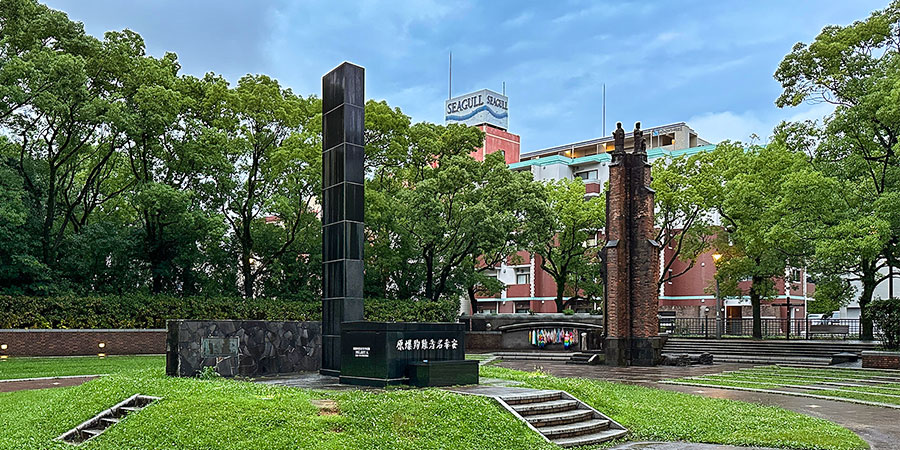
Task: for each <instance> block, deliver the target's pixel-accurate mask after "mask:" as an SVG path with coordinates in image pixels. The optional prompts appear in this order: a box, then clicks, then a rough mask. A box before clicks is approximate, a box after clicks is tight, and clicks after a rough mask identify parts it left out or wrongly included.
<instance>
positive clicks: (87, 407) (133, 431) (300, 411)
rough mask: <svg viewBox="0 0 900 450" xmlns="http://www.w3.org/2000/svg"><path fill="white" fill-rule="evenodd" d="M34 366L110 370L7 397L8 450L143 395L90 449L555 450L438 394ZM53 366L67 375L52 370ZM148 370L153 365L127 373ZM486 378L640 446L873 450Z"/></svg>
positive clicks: (725, 413)
mask: <svg viewBox="0 0 900 450" xmlns="http://www.w3.org/2000/svg"><path fill="white" fill-rule="evenodd" d="M44 360H45V359H44ZM36 361H37V360H27V359H25V358H22V359H19V360H17V359H11V360H8V361H7V363H11V364H9V365H8V366H5V369H4V370H9V371H11V372H12V371H13V370H12V369H15V370H14V372H15V373H16V374H17V375H16V376H15V378H20V377H31V376H36V375H41V376H44V375H47V374H48V373H49V374H53V375H57V374H62V373H63V372H65V373H66V374H71V373H73V372H82V373H96V372H101V370H99V369H100V368H101V367H102V368H105V369H106V370H103V371H102V372H112V373H114V374H113V375H110V376H108V377H104V378H101V379H98V380H94V381H91V382H89V383H85V384H83V385H81V386H77V387H71V388H54V389H44V390H37V391H22V392H13V393H0V423H3V424H4V432H3V433H0V448H16V449H26V450H27V449H53V448H58V449H65V448H71V447H69V446H67V445H65V444H59V443H55V442H53V441H52V439H53V438H54V437H56V436H58V435H60V434H62V433H63V432H64V431H66V430H68V429H69V428H71V427H74V426H75V425H77V424H79V423H81V422H82V421H84V420H86V419H88V418H90V417H91V416H93V415H94V414H96V413H97V412H99V411H101V410H103V409H105V408H107V407H109V406H111V405H112V404H114V403H116V402H118V401H120V400H122V399H124V398H126V397H128V396H130V395H132V394H135V393H141V394H146V395H154V396H159V397H162V398H163V399H162V400H160V401H158V402H157V403H155V404H153V405H152V406H150V407H148V408H146V409H144V410H143V411H141V412H140V413H138V414H135V415H133V416H130V417H128V418H126V419H125V420H123V421H122V422H121V423H119V424H117V425H115V426H113V427H112V428H110V429H109V430H108V431H107V432H106V433H104V434H103V435H102V436H100V437H98V438H96V439H94V440H92V441H90V442H89V443H87V444H85V445H84V446H83V448H86V449H89V450H94V449H161V448H167V449H226V450H227V449H235V450H237V449H242V450H243V449H247V448H266V449H295V448H304V449H345V448H350V449H356V448H360V449H363V448H364V449H369V448H371V449H457V448H458V449H497V448H510V449H516V448H527V449H551V448H556V447H555V446H553V445H551V444H548V443H546V442H544V441H543V439H542V438H541V437H540V436H538V435H537V434H535V433H534V432H532V431H531V430H530V429H528V428H527V427H526V426H525V425H524V424H522V423H520V422H518V421H517V420H516V419H514V418H513V417H512V416H511V415H510V414H508V413H507V412H506V411H505V410H503V409H501V408H500V407H499V406H498V405H496V404H495V403H493V402H492V401H490V400H488V399H485V398H481V397H471V396H461V395H455V394H450V393H447V392H444V391H441V390H437V389H424V390H414V389H392V390H388V391H384V392H359V391H347V392H333V391H332V392H321V391H311V390H303V389H291V388H281V387H274V386H267V385H260V384H255V383H248V382H240V381H234V380H221V379H220V380H211V381H205V380H199V379H183V378H168V377H166V376H165V375H164V374H163V360H162V358H160V357H155V358H154V357H138V358H133V359H130V360H129V359H127V358H123V359H122V360H121V361H116V358H109V359H106V360H97V359H89V358H87V359H86V358H72V359H69V360H65V359H58V358H54V359H51V360H50V361H51V364H49V366H48V365H47V363H44V364H35V362H36ZM53 361H55V362H58V363H59V365H60V367H61V368H62V369H60V370H59V371H55V372H54V371H53V370H51V369H52V366H53V364H52V362H53ZM127 361H130V362H127ZM113 362H115V363H116V364H112V363H113ZM26 363H27V364H26ZM3 364H6V363H3ZM0 365H2V364H0ZM130 365H131V366H130ZM140 365H143V366H144V367H148V366H149V367H151V368H144V369H134V368H131V367H133V366H140ZM79 366H81V367H80V369H82V370H80V371H79V370H78V369H79ZM29 368H30V369H29ZM28 370H36V371H38V372H28ZM481 370H482V376H485V377H500V378H508V379H514V380H519V381H521V382H523V383H525V384H526V385H528V386H531V387H535V388H543V389H563V390H566V391H568V392H570V393H572V394H573V395H575V396H577V397H579V398H581V399H582V400H584V401H586V402H588V403H590V404H592V405H593V406H595V407H596V408H597V409H598V410H600V411H602V412H604V413H606V414H608V415H610V416H611V417H612V418H614V419H616V420H618V421H619V422H621V423H622V424H623V425H625V426H626V427H628V428H629V429H630V430H631V435H630V439H633V440H664V441H694V442H711V443H723V444H732V445H755V446H768V447H783V448H796V449H835V450H838V449H865V448H867V446H866V444H865V443H864V442H863V441H862V440H861V439H859V437H857V436H856V435H854V434H853V433H851V432H850V431H848V430H846V429H844V428H841V427H839V426H837V425H835V424H833V423H830V422H827V421H824V420H821V419H815V418H811V417H807V416H803V415H800V414H796V413H793V412H789V411H786V410H782V409H778V408H773V407H766V406H759V405H753V404H748V403H741V402H735V401H729V400H720V399H710V398H704V397H699V396H693V395H688V394H681V393H676V392H669V391H662V390H658V389H650V388H643V387H637V386H629V385H623V384H618V383H610V382H603V381H597V380H586V379H570V378H557V377H553V376H549V375H545V374H542V373H528V372H521V371H514V370H509V369H503V368H498V367H482V368H481ZM4 373H5V372H4ZM316 399H330V400H333V401H335V402H337V404H338V407H339V411H340V413H339V414H336V415H327V414H325V415H320V414H319V410H318V408H317V407H316V406H315V405H313V403H312V402H311V401H312V400H316Z"/></svg>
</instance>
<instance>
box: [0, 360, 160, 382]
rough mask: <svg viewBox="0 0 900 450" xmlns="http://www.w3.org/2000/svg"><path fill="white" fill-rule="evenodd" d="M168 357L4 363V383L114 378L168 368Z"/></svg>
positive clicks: (0, 375)
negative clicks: (72, 377)
mask: <svg viewBox="0 0 900 450" xmlns="http://www.w3.org/2000/svg"><path fill="white" fill-rule="evenodd" d="M165 364H166V358H165V357H164V356H158V355H151V356H107V357H105V358H99V357H96V356H77V357H67V358H17V357H12V358H9V359H2V360H0V380H12V379H17V378H40V377H62V376H69V375H98V374H112V373H118V372H121V371H125V370H134V369H143V368H147V367H165Z"/></svg>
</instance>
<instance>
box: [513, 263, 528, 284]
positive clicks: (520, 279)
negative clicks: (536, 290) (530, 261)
mask: <svg viewBox="0 0 900 450" xmlns="http://www.w3.org/2000/svg"><path fill="white" fill-rule="evenodd" d="M516 284H531V272H530V271H529V269H528V268H527V267H526V268H520V269H516Z"/></svg>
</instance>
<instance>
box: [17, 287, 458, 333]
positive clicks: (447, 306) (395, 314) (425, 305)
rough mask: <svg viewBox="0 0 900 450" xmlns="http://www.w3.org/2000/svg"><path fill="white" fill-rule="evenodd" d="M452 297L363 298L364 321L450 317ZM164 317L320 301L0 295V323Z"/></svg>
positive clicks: (308, 305) (252, 316) (318, 308)
mask: <svg viewBox="0 0 900 450" xmlns="http://www.w3.org/2000/svg"><path fill="white" fill-rule="evenodd" d="M458 315H459V304H458V303H456V302H453V301H448V300H444V301H437V302H431V301H412V300H388V299H366V301H365V317H366V319H367V320H372V321H382V322H456V320H457V318H458ZM167 319H197V320H202V319H219V320H223V319H248V320H321V319H322V302H321V301H320V300H317V299H316V300H304V299H300V300H298V299H272V298H254V299H243V298H234V297H208V298H207V297H170V296H162V295H143V294H131V295H119V296H105V297H76V296H60V297H18V296H17V297H10V296H0V328H63V329H64V328H165V326H166V320H167Z"/></svg>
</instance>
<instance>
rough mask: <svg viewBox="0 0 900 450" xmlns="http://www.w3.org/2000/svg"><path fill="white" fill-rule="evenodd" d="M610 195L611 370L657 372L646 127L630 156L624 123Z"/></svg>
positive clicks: (655, 255)
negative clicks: (649, 368) (633, 368)
mask: <svg viewBox="0 0 900 450" xmlns="http://www.w3.org/2000/svg"><path fill="white" fill-rule="evenodd" d="M613 137H614V140H615V149H614V150H613V151H612V163H610V165H609V191H608V192H607V193H606V235H607V244H606V248H605V249H604V250H605V252H606V258H605V259H606V280H607V283H606V285H607V300H606V340H605V342H604V349H605V353H606V364H608V365H613V366H630V365H634V366H654V365H656V363H657V361H658V360H659V356H660V351H661V349H662V342H661V340H660V338H659V319H658V314H659V289H658V287H657V284H656V283H657V280H658V279H659V250H660V245H659V243H658V242H656V240H655V238H656V233H655V230H654V224H653V190H652V189H650V164H649V163H648V162H647V150H646V144H645V143H644V133H643V132H642V131H641V123H640V122H638V123H636V124H635V128H634V150H633V151H631V152H626V151H625V130H623V129H622V123H621V122H620V123H618V124H617V125H616V131H615V132H613Z"/></svg>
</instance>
